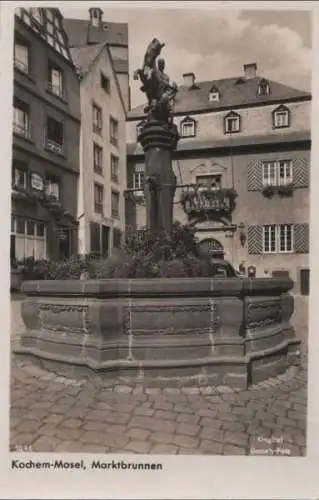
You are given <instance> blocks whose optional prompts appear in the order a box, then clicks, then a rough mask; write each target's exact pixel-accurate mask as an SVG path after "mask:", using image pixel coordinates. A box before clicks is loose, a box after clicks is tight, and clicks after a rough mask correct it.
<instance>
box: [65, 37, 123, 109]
mask: <svg viewBox="0 0 319 500" xmlns="http://www.w3.org/2000/svg"><path fill="white" fill-rule="evenodd" d="M104 49H105V50H106V51H107V54H108V57H109V61H110V64H111V68H112V72H113V75H114V78H115V83H116V87H117V90H118V93H119V96H120V100H121V103H122V106H123V109H124V113H125V114H126V109H125V104H124V101H123V96H122V91H121V87H120V84H119V81H118V78H117V74H116V71H115V67H114V64H113V58H112V55H111V52H110V49H109V46H108V44H107V43H100V44H96V45H87V46H86V47H73V48H71V49H70V52H71V56H72V59H73V62H74V65H75V67H76V69H77V71H78V73H79V75H80V77H81V78H84V77H85V76H86V75H87V73H88V72H89V71H90V69H91V67H92V66H93V64H94V63H95V61H96V60H97V59H98V57H99V56H100V54H101V52H102V51H103V50H104Z"/></svg>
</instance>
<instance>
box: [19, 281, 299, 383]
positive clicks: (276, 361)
mask: <svg viewBox="0 0 319 500" xmlns="http://www.w3.org/2000/svg"><path fill="white" fill-rule="evenodd" d="M292 286H293V282H292V281H291V280H290V279H288V278H255V279H248V278H220V279H216V278H160V279H133V280H129V279H119V280H115V279H108V280H88V281H84V280H76V281H71V280H70V281H69V280H63V281H62V280H61V281H58V280H57V281H31V282H25V283H24V284H23V292H24V293H25V295H26V298H25V299H24V301H23V304H22V319H23V322H24V324H25V327H26V329H25V332H24V333H23V334H21V335H20V336H18V337H17V339H16V340H15V342H14V346H13V349H14V352H15V353H17V354H23V355H30V356H32V357H33V358H34V359H37V360H41V364H42V366H45V367H47V368H48V369H52V370H54V371H56V372H59V373H63V374H65V373H70V372H71V373H74V372H81V373H82V372H87V371H89V372H92V371H93V372H100V373H103V375H105V376H110V377H122V378H123V379H128V380H134V381H136V380H139V381H144V380H147V381H148V382H150V381H152V382H158V383H160V382H162V383H163V384H164V385H170V384H172V385H176V384H177V385H190V384H192V385H193V384H196V385H198V384H200V385H207V384H211V385H220V384H222V385H229V386H231V387H234V388H246V387H247V386H248V385H250V384H251V383H257V382H259V381H261V380H265V379H267V378H268V377H273V376H276V375H278V374H280V373H282V372H284V371H285V370H286V369H287V368H288V367H289V366H290V365H292V364H296V363H298V357H299V344H300V342H299V341H298V340H297V339H296V337H295V332H294V329H293V327H292V326H291V324H290V318H291V315H292V313H293V310H294V299H293V297H292V295H291V294H290V293H289V292H290V290H291V288H292Z"/></svg>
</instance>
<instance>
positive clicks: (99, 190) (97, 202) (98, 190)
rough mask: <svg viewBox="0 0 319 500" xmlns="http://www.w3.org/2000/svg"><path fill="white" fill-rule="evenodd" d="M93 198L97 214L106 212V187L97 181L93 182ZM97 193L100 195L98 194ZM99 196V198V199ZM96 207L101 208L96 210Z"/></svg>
mask: <svg viewBox="0 0 319 500" xmlns="http://www.w3.org/2000/svg"><path fill="white" fill-rule="evenodd" d="M93 193H94V196H93V199H94V212H95V213H97V214H102V215H103V214H104V187H103V186H102V185H101V184H98V183H97V182H95V183H94V184H93ZM97 193H98V194H99V196H96V195H97ZM98 198H99V199H98ZM96 208H99V209H98V210H96Z"/></svg>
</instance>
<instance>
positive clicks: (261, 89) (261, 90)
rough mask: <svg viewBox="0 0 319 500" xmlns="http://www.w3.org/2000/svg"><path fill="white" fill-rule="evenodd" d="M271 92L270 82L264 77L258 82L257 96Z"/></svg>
mask: <svg viewBox="0 0 319 500" xmlns="http://www.w3.org/2000/svg"><path fill="white" fill-rule="evenodd" d="M269 94H270V87H269V82H268V81H267V80H265V79H264V78H262V79H261V80H260V82H259V84H258V89H257V96H264V95H269Z"/></svg>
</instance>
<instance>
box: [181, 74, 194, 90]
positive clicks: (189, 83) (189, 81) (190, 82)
mask: <svg viewBox="0 0 319 500" xmlns="http://www.w3.org/2000/svg"><path fill="white" fill-rule="evenodd" d="M183 79H184V85H185V87H189V88H192V87H194V85H195V75H194V73H184V74H183Z"/></svg>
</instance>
